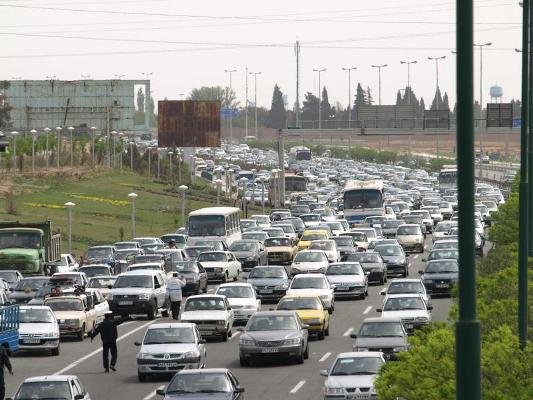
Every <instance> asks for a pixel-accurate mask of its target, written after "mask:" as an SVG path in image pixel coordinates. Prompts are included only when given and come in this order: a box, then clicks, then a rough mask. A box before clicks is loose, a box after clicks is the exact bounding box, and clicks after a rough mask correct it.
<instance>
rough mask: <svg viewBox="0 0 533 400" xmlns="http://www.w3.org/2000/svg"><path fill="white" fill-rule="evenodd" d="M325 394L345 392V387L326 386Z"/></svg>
mask: <svg viewBox="0 0 533 400" xmlns="http://www.w3.org/2000/svg"><path fill="white" fill-rule="evenodd" d="M324 394H328V395H330V394H332V395H335V394H344V388H340V387H327V386H326V387H325V388H324Z"/></svg>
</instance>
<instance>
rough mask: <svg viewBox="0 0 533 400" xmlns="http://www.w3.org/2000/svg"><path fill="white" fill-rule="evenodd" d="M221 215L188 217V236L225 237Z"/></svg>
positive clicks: (223, 219)
mask: <svg viewBox="0 0 533 400" xmlns="http://www.w3.org/2000/svg"><path fill="white" fill-rule="evenodd" d="M225 221H226V219H225V218H224V216H223V215H194V216H190V217H189V236H225V235H226V224H225Z"/></svg>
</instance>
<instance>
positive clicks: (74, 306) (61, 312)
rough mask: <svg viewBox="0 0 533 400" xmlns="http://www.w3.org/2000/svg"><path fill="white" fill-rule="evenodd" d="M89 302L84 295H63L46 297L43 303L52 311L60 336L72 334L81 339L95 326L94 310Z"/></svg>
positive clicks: (90, 300)
mask: <svg viewBox="0 0 533 400" xmlns="http://www.w3.org/2000/svg"><path fill="white" fill-rule="evenodd" d="M90 302H91V303H92V299H90V298H89V297H88V296H86V295H80V296H76V295H64V296H57V297H48V298H46V299H44V303H43V305H44V306H48V307H50V309H51V310H52V311H53V312H54V315H55V317H56V319H57V321H58V322H59V333H60V334H61V336H71V335H74V336H75V337H76V338H77V339H78V340H80V341H81V340H83V338H84V337H85V335H86V334H88V333H90V332H92V331H93V330H94V328H96V310H95V309H94V306H92V304H91V303H90Z"/></svg>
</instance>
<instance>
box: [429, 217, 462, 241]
mask: <svg viewBox="0 0 533 400" xmlns="http://www.w3.org/2000/svg"><path fill="white" fill-rule="evenodd" d="M456 226H457V223H456V222H455V221H441V222H439V223H438V224H437V225H436V226H435V229H434V230H433V237H432V240H433V241H436V240H440V239H446V236H448V234H449V232H450V229H452V228H454V227H456Z"/></svg>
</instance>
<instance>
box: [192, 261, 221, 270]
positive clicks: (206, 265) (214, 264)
mask: <svg viewBox="0 0 533 400" xmlns="http://www.w3.org/2000/svg"><path fill="white" fill-rule="evenodd" d="M198 262H199V263H200V264H202V267H204V268H217V267H218V268H224V267H225V266H227V265H228V262H227V261H198Z"/></svg>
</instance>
